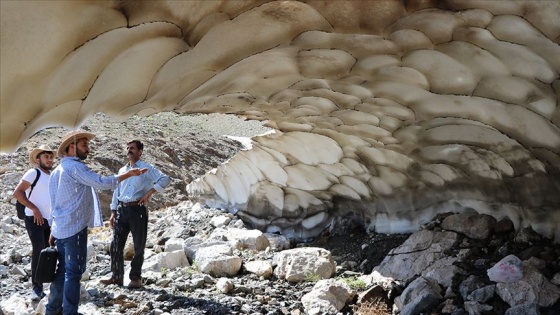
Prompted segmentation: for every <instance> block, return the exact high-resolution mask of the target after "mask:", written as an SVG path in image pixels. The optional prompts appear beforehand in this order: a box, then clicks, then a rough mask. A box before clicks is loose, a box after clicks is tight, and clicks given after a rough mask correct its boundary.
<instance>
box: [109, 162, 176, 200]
mask: <svg viewBox="0 0 560 315" xmlns="http://www.w3.org/2000/svg"><path fill="white" fill-rule="evenodd" d="M131 168H147V169H148V171H147V172H146V173H144V174H142V175H140V176H134V177H130V178H127V179H126V180H124V181H122V182H121V183H120V184H119V186H118V187H117V189H116V190H115V191H114V192H113V200H112V201H111V210H117V206H118V203H119V201H121V202H135V201H138V200H140V199H141V198H142V197H143V196H144V195H145V194H146V193H147V192H148V191H149V190H150V189H152V188H154V189H155V190H156V191H158V192H163V191H164V189H165V187H167V185H169V183H170V182H171V179H170V178H169V176H167V175H165V174H163V173H162V172H160V171H159V170H157V169H156V168H155V167H154V166H153V165H152V164H149V163H146V162H144V161H141V160H138V161H136V163H135V164H134V165H132V166H130V163H127V164H126V165H125V166H123V167H121V169H120V170H119V174H123V173H126V172H127V171H128V170H130V169H131Z"/></svg>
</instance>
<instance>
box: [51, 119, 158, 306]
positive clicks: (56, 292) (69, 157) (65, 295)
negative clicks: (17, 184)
mask: <svg viewBox="0 0 560 315" xmlns="http://www.w3.org/2000/svg"><path fill="white" fill-rule="evenodd" d="M94 137H95V135H94V134H92V133H89V132H86V131H82V130H77V131H73V132H70V133H67V134H65V135H64V136H63V137H62V141H61V144H60V146H59V147H58V155H59V156H61V157H62V158H61V160H60V165H58V166H57V167H56V168H55V169H54V170H53V172H52V174H51V178H50V181H49V193H50V196H51V209H52V217H53V224H52V227H51V236H50V239H49V243H50V244H51V245H54V243H55V240H56V247H57V249H58V253H59V255H58V269H57V271H56V275H55V278H54V281H53V282H52V284H51V288H50V294H49V300H48V303H47V306H46V312H45V314H46V315H52V314H59V313H60V311H61V310H62V311H63V314H65V315H66V314H78V304H79V303H80V279H81V278H82V274H83V272H84V271H85V269H86V258H87V228H88V227H94V226H101V225H103V219H102V216H101V208H100V206H99V199H98V198H97V193H96V191H95V189H102V190H108V189H115V188H117V186H118V184H119V182H121V181H123V180H125V179H127V178H129V177H132V176H138V175H141V174H143V173H145V172H146V171H147V170H146V169H141V168H133V169H130V170H128V171H127V172H125V173H123V174H119V175H111V176H101V175H99V174H97V173H95V172H94V171H92V170H91V169H90V168H89V167H87V166H86V165H85V164H84V163H83V160H85V159H86V158H87V157H88V155H89V153H90V148H89V141H90V140H91V139H93V138H94Z"/></svg>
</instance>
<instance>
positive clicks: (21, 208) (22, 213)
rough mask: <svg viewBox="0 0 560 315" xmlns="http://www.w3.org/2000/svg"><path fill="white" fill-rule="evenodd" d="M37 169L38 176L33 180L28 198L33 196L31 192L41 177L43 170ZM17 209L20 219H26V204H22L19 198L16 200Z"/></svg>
mask: <svg viewBox="0 0 560 315" xmlns="http://www.w3.org/2000/svg"><path fill="white" fill-rule="evenodd" d="M35 170H36V171H37V177H35V180H34V181H33V184H31V191H30V192H29V196H27V198H29V197H31V193H32V192H33V188H34V187H35V184H37V181H38V180H39V177H41V172H40V171H39V169H38V168H36V169H35ZM16 211H17V217H18V218H20V219H22V220H23V219H25V206H24V205H23V204H21V203H20V202H19V200H16Z"/></svg>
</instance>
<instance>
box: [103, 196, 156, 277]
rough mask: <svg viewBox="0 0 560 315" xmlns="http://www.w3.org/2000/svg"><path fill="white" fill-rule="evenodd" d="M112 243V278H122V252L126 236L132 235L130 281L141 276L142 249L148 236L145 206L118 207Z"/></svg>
mask: <svg viewBox="0 0 560 315" xmlns="http://www.w3.org/2000/svg"><path fill="white" fill-rule="evenodd" d="M114 228H115V230H114V232H113V241H112V242H111V271H112V272H113V278H115V279H123V278H124V257H123V251H124V246H125V245H126V239H127V238H128V234H129V233H132V241H133V243H134V257H132V261H131V262H130V274H129V278H130V279H131V280H133V279H136V278H140V277H141V276H142V264H143V263H144V248H145V247H146V237H147V234H148V211H147V209H146V207H145V206H132V207H123V206H119V207H118V210H117V218H116V220H115V225H114Z"/></svg>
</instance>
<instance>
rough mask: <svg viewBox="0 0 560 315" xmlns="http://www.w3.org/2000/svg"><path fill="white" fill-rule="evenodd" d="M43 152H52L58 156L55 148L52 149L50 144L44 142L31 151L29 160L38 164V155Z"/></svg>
mask: <svg viewBox="0 0 560 315" xmlns="http://www.w3.org/2000/svg"><path fill="white" fill-rule="evenodd" d="M43 152H51V153H52V154H54V156H55V157H56V152H54V150H53V149H51V148H50V147H49V146H48V145H46V144H43V145H41V146H40V147H38V148H35V149H33V151H31V153H29V162H31V164H33V165H37V161H36V160H37V156H38V155H39V154H41V153H43Z"/></svg>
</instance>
